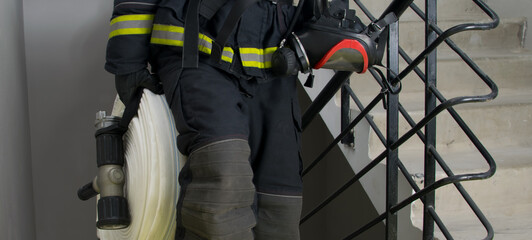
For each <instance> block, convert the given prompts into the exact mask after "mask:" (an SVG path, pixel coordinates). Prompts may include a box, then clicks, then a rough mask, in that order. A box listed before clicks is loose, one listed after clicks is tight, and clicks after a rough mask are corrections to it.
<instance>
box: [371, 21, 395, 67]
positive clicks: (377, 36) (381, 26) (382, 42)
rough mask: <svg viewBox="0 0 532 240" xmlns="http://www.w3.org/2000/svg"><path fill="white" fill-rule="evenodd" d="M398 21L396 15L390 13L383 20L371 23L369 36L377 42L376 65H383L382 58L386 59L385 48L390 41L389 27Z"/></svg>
mask: <svg viewBox="0 0 532 240" xmlns="http://www.w3.org/2000/svg"><path fill="white" fill-rule="evenodd" d="M397 20H398V18H397V16H396V15H395V13H393V12H390V13H388V14H386V16H384V17H383V18H382V19H380V20H378V21H376V22H374V23H371V24H370V25H369V26H368V30H367V34H368V36H369V37H370V39H371V40H373V41H376V42H377V56H376V58H375V64H377V65H382V58H383V57H384V47H385V46H386V42H387V41H388V33H389V29H388V28H387V27H388V25H390V24H392V23H394V22H396V21H397Z"/></svg>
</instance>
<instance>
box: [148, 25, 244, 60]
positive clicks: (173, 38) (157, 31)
mask: <svg viewBox="0 0 532 240" xmlns="http://www.w3.org/2000/svg"><path fill="white" fill-rule="evenodd" d="M184 33H185V29H184V28H183V27H179V26H172V25H162V24H154V25H153V32H152V38H151V43H153V44H162V45H169V46H177V47H183V40H184V35H183V34H184ZM198 38H199V45H198V50H199V51H200V52H203V53H205V54H209V55H210V54H211V47H212V42H213V40H212V39H211V38H210V37H208V36H207V35H205V34H202V33H200V34H199V35H198ZM233 55H234V51H233V49H232V48H230V47H224V49H223V52H222V60H223V61H226V62H229V63H231V62H233Z"/></svg>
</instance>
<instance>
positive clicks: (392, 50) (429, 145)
mask: <svg viewBox="0 0 532 240" xmlns="http://www.w3.org/2000/svg"><path fill="white" fill-rule="evenodd" d="M472 1H473V2H474V3H475V4H476V5H477V6H478V7H479V8H480V9H482V11H483V12H484V13H486V14H487V15H488V16H489V17H490V18H491V21H490V22H488V23H468V24H460V25H456V26H453V27H451V28H448V29H447V30H445V31H442V30H441V29H440V28H439V27H438V25H437V24H436V22H437V21H436V20H437V9H436V0H425V11H422V10H421V9H420V8H419V7H418V6H416V4H414V3H412V1H408V0H407V1H401V0H395V1H393V2H392V4H396V5H397V4H404V3H405V2H408V4H410V3H412V4H410V8H411V9H412V10H413V11H414V12H415V13H416V14H417V15H418V16H419V17H420V18H421V19H422V20H423V21H424V22H425V43H426V48H425V50H423V51H422V52H421V53H420V54H419V55H418V56H416V57H415V58H414V59H413V60H412V58H410V57H409V56H408V55H407V54H406V52H405V51H404V50H403V49H402V48H401V47H400V46H399V45H398V42H399V39H398V31H399V29H398V25H399V23H398V22H396V23H393V24H391V25H390V26H389V37H388V45H387V63H386V68H387V71H388V72H387V76H384V75H383V74H380V73H379V72H378V70H375V69H370V70H369V72H370V73H371V74H372V75H373V77H374V78H375V80H376V81H377V83H378V84H379V85H380V86H381V88H382V91H381V92H379V93H378V94H377V95H376V96H375V97H374V98H373V100H372V101H371V102H370V103H369V104H368V105H367V106H364V105H363V104H362V103H361V101H360V100H359V98H358V97H357V95H356V94H355V93H354V91H353V90H352V89H351V88H350V86H349V77H350V76H351V72H342V71H339V72H336V74H335V75H334V76H333V77H332V79H331V80H330V81H329V82H328V83H327V85H326V86H325V87H324V89H323V90H322V91H321V92H320V94H319V95H318V96H317V97H316V99H315V100H314V102H313V103H312V104H311V105H310V106H309V108H308V109H307V111H306V112H305V114H304V115H303V129H305V128H306V127H307V126H308V125H309V123H310V122H311V120H312V119H313V118H314V117H315V116H316V115H317V114H318V113H319V112H320V111H321V109H323V107H324V106H325V105H326V103H327V102H328V101H329V100H330V99H331V98H332V97H333V96H334V95H335V94H336V92H338V91H339V90H340V89H341V92H342V94H341V108H342V117H341V119H342V131H341V133H340V134H339V135H338V136H336V138H335V139H334V140H333V142H332V143H330V144H329V145H328V146H327V147H326V149H325V150H324V151H323V152H322V153H321V154H320V155H319V156H318V157H317V158H315V159H314V160H313V161H311V162H310V163H309V164H308V166H306V168H305V169H304V170H303V175H306V174H307V173H308V172H309V171H311V170H312V169H313V168H314V167H315V166H316V165H317V164H318V163H319V162H320V161H322V159H324V158H325V156H326V155H327V154H328V153H329V152H330V151H331V150H332V149H333V148H335V147H336V146H337V145H338V143H340V142H342V143H344V144H353V143H354V140H353V135H352V131H353V129H354V127H355V126H357V124H359V123H360V122H361V121H362V120H364V119H365V120H366V121H367V122H368V123H369V126H370V127H371V129H372V130H373V131H374V133H375V134H376V135H377V137H378V138H379V139H380V142H382V144H383V145H384V147H385V150H384V151H383V152H382V153H380V154H379V155H378V156H377V157H376V158H374V159H373V160H371V162H369V164H367V165H366V166H365V167H364V168H362V170H360V171H359V172H357V173H355V175H354V176H353V177H352V178H351V179H349V180H348V181H347V182H346V183H345V184H344V185H343V186H341V187H340V188H339V189H337V190H336V191H335V192H334V193H332V194H331V195H330V196H328V197H327V198H326V199H325V200H323V201H322V202H321V204H319V205H318V206H317V207H315V208H314V209H313V210H311V211H309V212H308V213H307V214H306V215H304V216H303V217H302V219H301V224H303V223H305V222H306V221H307V220H309V219H310V218H312V217H313V216H314V215H315V214H316V213H317V212H319V211H320V210H322V209H323V208H324V207H325V206H327V205H328V204H329V203H331V202H332V201H334V199H336V198H337V197H338V196H340V195H341V194H342V193H343V192H344V191H345V190H347V189H348V188H349V187H350V186H351V185H353V184H354V183H356V182H357V181H359V180H360V178H362V177H363V176H364V175H365V174H366V173H367V172H369V171H370V170H371V169H373V168H374V167H375V166H377V165H378V164H379V163H381V162H382V161H383V160H384V159H386V168H387V171H386V208H385V212H384V213H382V214H380V215H379V216H378V217H376V218H374V219H372V220H369V221H368V223H367V224H366V225H364V226H363V227H361V228H359V229H355V230H353V232H352V233H351V234H349V235H348V236H345V238H343V239H354V238H356V237H357V236H359V235H360V234H361V233H363V232H365V231H366V230H368V229H370V228H372V227H373V226H375V225H377V224H378V223H381V222H383V221H385V229H386V234H385V236H386V239H387V240H392V239H397V232H398V231H397V225H398V223H397V212H398V211H399V210H400V209H402V208H404V207H406V206H408V205H409V204H411V203H413V202H414V201H416V200H418V199H419V200H421V201H422V203H423V207H424V211H423V239H433V238H434V227H435V224H436V225H437V226H438V228H439V229H440V230H441V232H442V234H443V235H444V236H445V237H446V238H447V239H453V237H452V234H451V233H450V231H449V230H448V229H447V227H446V226H445V224H444V223H443V221H442V220H441V219H440V217H439V216H438V214H437V213H436V211H435V191H436V190H437V189H438V188H440V187H442V186H445V185H450V184H453V185H454V186H455V187H456V189H457V190H458V191H459V192H460V194H461V195H462V197H463V198H464V200H465V201H466V202H467V204H468V205H469V206H470V208H471V209H472V211H473V212H474V214H475V215H476V217H477V218H478V219H479V221H480V222H481V224H482V225H483V226H484V228H485V230H486V237H485V238H484V239H492V238H493V236H494V231H493V228H492V226H491V224H490V223H489V221H488V220H487V219H486V217H485V216H484V214H483V213H482V212H481V210H480V209H479V208H478V206H477V205H476V204H475V202H474V201H473V200H472V199H471V197H470V196H469V194H468V193H467V191H466V190H465V189H464V187H463V186H462V184H461V182H462V181H470V180H479V179H486V178H489V177H491V176H492V175H493V174H494V173H495V169H496V165H495V161H494V160H493V158H492V157H491V155H490V153H489V152H488V151H487V150H486V148H485V147H484V146H483V145H482V143H481V142H480V141H479V139H478V138H477V137H476V136H475V134H474V133H473V132H472V131H471V129H470V128H469V127H468V126H467V124H466V123H465V122H464V121H463V120H462V118H461V117H460V115H459V114H458V113H457V112H456V111H455V109H454V108H453V107H454V106H456V105H459V104H466V103H472V102H485V101H489V100H491V99H494V98H495V97H496V96H497V94H498V88H497V86H496V84H495V83H494V82H493V81H492V80H491V79H490V78H489V76H487V75H486V74H485V73H484V72H483V71H482V70H481V69H480V68H479V67H478V66H477V65H476V64H475V63H474V62H473V60H472V59H471V58H470V57H468V55H467V54H466V53H464V51H462V50H461V49H460V48H459V47H458V46H457V45H456V44H455V43H454V42H453V41H452V40H451V39H449V37H450V36H452V35H454V34H457V33H460V32H464V31H470V30H488V29H493V28H495V27H496V26H497V25H498V23H499V18H498V16H497V14H496V13H495V12H493V11H492V10H491V9H490V8H489V7H488V6H487V5H486V4H485V3H484V2H483V1H482V0H472ZM354 2H355V3H356V4H357V5H358V6H359V8H360V9H361V10H362V11H363V12H364V14H366V16H367V17H368V18H369V19H370V20H372V21H374V20H375V17H374V16H373V15H372V14H371V13H370V12H369V11H368V9H367V8H366V7H365V6H364V4H362V2H361V1H360V0H354ZM443 42H445V43H446V44H447V45H448V46H449V47H450V48H451V49H452V50H453V51H454V52H456V54H458V55H459V56H460V58H461V59H462V60H463V61H464V63H466V64H467V65H468V66H469V67H470V68H471V69H472V70H473V71H474V72H475V73H476V74H477V75H478V77H479V78H480V79H481V80H482V81H483V82H484V83H485V84H486V86H487V87H488V88H489V89H490V90H491V91H490V93H489V94H486V95H481V96H462V97H454V98H451V99H446V98H445V97H444V96H443V94H442V93H441V92H440V91H439V90H438V88H437V85H436V67H437V58H436V57H437V56H436V51H434V50H435V49H436V48H437V47H438V46H439V45H440V44H441V43H443ZM399 56H401V57H402V58H403V59H404V60H405V61H406V62H407V63H408V66H407V67H406V68H405V69H404V70H402V71H400V72H399ZM423 61H424V62H425V71H424V72H423V71H421V70H420V69H419V68H418V65H419V64H420V63H422V62H423ZM412 71H413V72H414V73H415V74H416V75H417V76H419V78H420V79H421V80H422V81H423V83H424V84H425V96H426V97H425V116H424V117H423V118H422V119H421V120H420V121H417V122H416V121H414V120H413V119H412V117H411V116H410V115H409V114H408V112H407V111H406V110H405V108H403V106H402V105H401V103H400V102H399V98H398V95H399V92H400V90H401V79H404V78H405V76H407V75H408V74H410V73H411V72H412ZM350 98H351V100H352V101H353V102H354V103H355V104H356V107H357V108H358V109H359V110H360V113H359V114H358V115H357V116H356V117H355V118H354V120H352V121H351V122H349V116H348V115H347V114H348V113H349V110H350V106H349V102H350ZM381 102H384V103H383V104H384V105H385V108H386V114H387V124H386V136H384V135H383V134H382V131H381V130H380V129H379V128H378V127H377V125H376V124H375V122H374V121H373V119H372V118H371V117H370V116H369V115H368V114H369V112H370V111H371V110H372V109H374V108H375V106H377V104H379V103H381ZM443 111H448V112H449V114H450V115H451V116H452V118H453V119H454V121H455V122H456V123H457V124H458V125H459V126H460V128H461V129H462V131H463V132H464V133H465V134H466V135H467V137H468V138H469V140H470V141H471V142H472V143H473V145H474V146H475V147H476V149H477V150H478V151H479V153H480V154H481V155H482V156H483V158H484V159H485V161H486V164H487V165H488V166H489V169H488V170H487V171H485V172H481V173H471V174H454V173H453V171H452V170H451V168H450V167H449V165H448V164H447V163H446V162H445V161H444V160H443V159H442V157H441V155H440V154H439V153H438V151H437V149H436V137H435V136H436V119H435V117H436V116H437V115H438V114H439V113H441V112H443ZM399 116H402V117H403V118H404V119H405V120H406V121H407V122H408V124H409V125H410V126H411V129H410V130H409V131H407V132H406V133H404V134H402V135H401V136H399V131H398V128H399ZM423 128H424V131H422V129H423ZM414 135H416V136H417V137H418V138H419V139H420V140H421V141H422V142H423V143H424V144H425V153H424V155H425V159H424V169H425V170H424V187H423V188H420V187H418V185H417V184H416V182H415V181H414V179H413V177H412V176H411V174H410V173H409V172H408V170H407V169H406V167H405V166H404V164H403V162H401V160H400V159H399V157H398V148H399V147H400V146H401V145H402V144H403V143H405V142H406V141H407V140H409V139H410V138H411V137H413V136H414ZM436 163H437V164H438V165H439V166H440V167H441V168H442V169H443V171H444V172H445V173H446V175H447V177H445V178H441V179H439V180H436ZM399 172H400V173H401V174H403V175H404V177H405V178H406V179H407V181H408V183H409V185H410V186H411V187H412V189H413V191H414V193H413V194H412V195H411V196H409V197H407V198H406V199H402V200H399V199H398V177H399Z"/></svg>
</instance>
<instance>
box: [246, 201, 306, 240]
mask: <svg viewBox="0 0 532 240" xmlns="http://www.w3.org/2000/svg"><path fill="white" fill-rule="evenodd" d="M301 207H302V198H301V197H297V196H281V195H270V194H261V193H258V194H257V209H258V211H257V212H258V214H257V226H256V227H255V228H254V229H253V230H254V232H255V239H256V240H270V239H275V240H297V239H299V218H300V215H301Z"/></svg>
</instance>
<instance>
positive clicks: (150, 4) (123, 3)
mask: <svg viewBox="0 0 532 240" xmlns="http://www.w3.org/2000/svg"><path fill="white" fill-rule="evenodd" d="M127 4H136V5H146V6H155V3H142V2H122V3H119V4H116V5H115V7H118V6H120V5H127Z"/></svg>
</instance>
